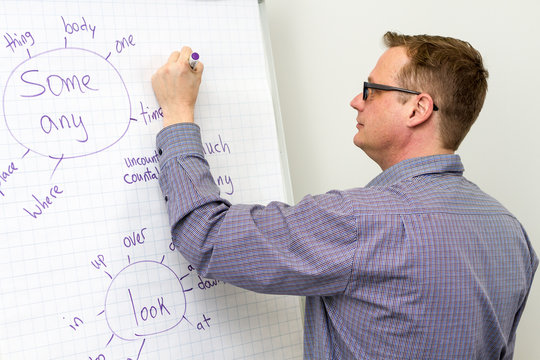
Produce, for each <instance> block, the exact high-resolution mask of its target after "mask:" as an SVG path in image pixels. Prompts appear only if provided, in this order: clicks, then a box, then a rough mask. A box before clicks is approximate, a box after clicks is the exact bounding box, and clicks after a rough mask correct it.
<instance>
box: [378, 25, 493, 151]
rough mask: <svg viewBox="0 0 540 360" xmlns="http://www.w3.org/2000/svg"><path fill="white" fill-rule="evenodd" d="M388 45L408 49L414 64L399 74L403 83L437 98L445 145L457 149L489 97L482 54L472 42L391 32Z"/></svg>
mask: <svg viewBox="0 0 540 360" xmlns="http://www.w3.org/2000/svg"><path fill="white" fill-rule="evenodd" d="M384 43H385V45H386V46H387V47H388V48H393V47H403V48H405V49H406V52H407V55H408V56H409V58H410V62H409V63H408V64H407V65H405V66H403V68H402V69H401V71H400V73H399V74H398V82H399V84H400V85H401V86H403V87H405V88H410V89H421V90H422V91H425V92H427V93H428V94H430V95H431V96H432V97H433V100H434V102H435V103H436V104H437V106H438V107H439V109H440V110H439V115H440V132H441V140H442V141H443V146H444V147H445V148H447V149H450V150H457V148H458V147H459V144H460V143H461V141H462V140H463V138H464V137H465V135H466V134H467V132H468V131H469V129H470V128H471V126H472V124H473V123H474V121H475V120H476V118H477V117H478V115H479V114H480V110H481V109H482V105H483V104H484V99H485V97H486V92H487V87H488V85H487V78H488V72H487V70H486V69H485V68H484V66H483V63H482V56H481V55H480V53H479V52H478V51H477V50H475V49H474V48H473V47H472V46H471V45H470V44H469V43H468V42H465V41H461V40H458V39H453V38H449V37H441V36H430V35H416V36H410V35H401V34H397V33H395V32H387V33H386V34H385V35H384Z"/></svg>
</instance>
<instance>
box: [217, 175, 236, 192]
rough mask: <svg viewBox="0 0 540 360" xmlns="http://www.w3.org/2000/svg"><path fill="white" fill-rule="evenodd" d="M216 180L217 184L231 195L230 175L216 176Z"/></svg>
mask: <svg viewBox="0 0 540 360" xmlns="http://www.w3.org/2000/svg"><path fill="white" fill-rule="evenodd" d="M216 182H217V184H218V186H220V187H221V188H224V190H223V191H225V194H227V195H232V194H234V184H233V181H232V179H231V177H230V176H228V175H220V176H218V177H217V179H216Z"/></svg>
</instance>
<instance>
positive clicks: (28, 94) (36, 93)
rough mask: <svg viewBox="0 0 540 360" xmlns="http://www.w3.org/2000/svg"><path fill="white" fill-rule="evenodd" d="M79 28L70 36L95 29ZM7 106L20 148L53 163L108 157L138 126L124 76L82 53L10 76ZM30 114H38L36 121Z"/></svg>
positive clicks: (33, 63)
mask: <svg viewBox="0 0 540 360" xmlns="http://www.w3.org/2000/svg"><path fill="white" fill-rule="evenodd" d="M65 21H66V24H67V19H65ZM73 24H74V23H71V25H70V27H67V25H65V26H66V29H67V30H66V31H76V29H79V30H78V31H85V30H84V29H94V28H92V27H91V26H89V25H86V26H84V23H83V24H82V25H79V26H78V27H77V26H74V25H73ZM72 28H73V29H74V30H72ZM81 29H82V30H81ZM64 59H65V60H64ZM71 59H78V60H77V61H71ZM2 101H3V104H2V105H3V107H4V118H5V121H6V125H7V127H8V128H9V132H10V134H11V135H12V136H13V137H14V138H15V139H16V140H17V142H19V143H20V144H21V145H23V146H24V147H26V148H27V149H28V150H31V151H33V152H34V153H36V154H39V155H42V156H46V157H49V158H53V159H71V158H77V157H82V156H87V155H91V154H95V153H97V152H100V151H103V150H105V149H107V148H109V147H111V146H112V145H114V144H116V143H117V142H118V141H120V139H121V138H122V137H123V136H124V135H125V134H126V133H127V130H128V128H129V125H130V123H131V120H132V117H131V104H130V101H129V95H128V93H127V87H126V85H125V83H124V81H123V79H122V77H121V76H120V73H119V72H118V70H116V68H115V67H114V66H113V65H112V63H110V62H109V61H108V60H107V59H106V58H105V57H103V55H101V54H98V53H96V52H93V51H90V50H86V49H82V48H70V47H64V48H59V49H53V50H48V51H45V52H43V53H40V54H32V56H31V57H29V58H28V59H26V60H24V61H23V62H22V63H21V64H19V65H18V66H17V67H15V69H14V70H13V71H12V73H11V74H10V76H9V78H8V80H7V82H6V86H5V90H4V96H3V100H2ZM26 109H31V110H32V112H31V114H32V116H31V117H30V118H29V116H28V111H27V110H26ZM103 109H107V111H106V112H105V111H104V110H103ZM99 110H102V111H99ZM104 129H106V131H104Z"/></svg>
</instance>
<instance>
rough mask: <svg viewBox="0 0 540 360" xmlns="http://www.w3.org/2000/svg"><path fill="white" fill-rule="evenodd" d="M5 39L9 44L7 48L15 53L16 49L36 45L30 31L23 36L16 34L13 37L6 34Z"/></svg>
mask: <svg viewBox="0 0 540 360" xmlns="http://www.w3.org/2000/svg"><path fill="white" fill-rule="evenodd" d="M4 39H5V40H6V42H7V45H6V48H9V49H11V51H12V52H15V49H16V48H23V47H27V48H28V47H30V46H34V44H35V43H36V42H35V41H34V37H33V36H32V33H31V32H30V31H26V32H25V33H24V34H21V35H17V34H16V33H14V34H13V35H12V34H10V33H6V34H5V35H4Z"/></svg>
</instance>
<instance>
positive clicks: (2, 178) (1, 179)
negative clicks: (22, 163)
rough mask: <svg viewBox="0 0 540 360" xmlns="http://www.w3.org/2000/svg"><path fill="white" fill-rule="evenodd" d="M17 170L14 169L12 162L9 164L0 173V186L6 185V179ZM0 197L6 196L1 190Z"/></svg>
mask: <svg viewBox="0 0 540 360" xmlns="http://www.w3.org/2000/svg"><path fill="white" fill-rule="evenodd" d="M17 170H19V169H18V168H16V167H15V164H14V163H13V162H11V164H9V165H8V167H7V169H6V171H2V172H1V173H0V186H2V184H5V183H7V181H8V178H9V177H10V176H11V175H13V173H14V172H15V171H17ZM0 195H2V196H6V195H5V194H4V193H3V192H2V189H1V188H0Z"/></svg>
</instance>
